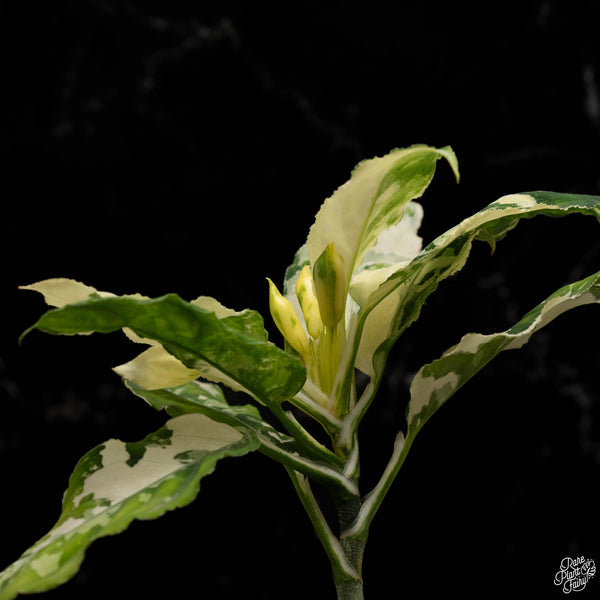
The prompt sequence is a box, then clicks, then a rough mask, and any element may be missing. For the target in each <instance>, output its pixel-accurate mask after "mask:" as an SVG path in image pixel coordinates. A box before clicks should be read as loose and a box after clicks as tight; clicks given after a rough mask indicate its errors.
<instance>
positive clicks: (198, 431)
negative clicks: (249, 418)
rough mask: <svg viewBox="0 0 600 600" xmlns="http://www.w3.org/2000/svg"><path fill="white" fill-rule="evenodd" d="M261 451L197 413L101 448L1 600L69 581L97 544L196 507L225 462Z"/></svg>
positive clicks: (246, 436) (242, 434)
mask: <svg viewBox="0 0 600 600" xmlns="http://www.w3.org/2000/svg"><path fill="white" fill-rule="evenodd" d="M258 445H259V442H258V440H257V438H256V436H255V435H254V434H253V433H252V432H250V431H249V430H247V429H245V428H242V427H238V428H234V427H232V426H230V425H227V424H225V423H219V422H216V421H213V420H212V419H210V418H208V417H207V416H205V415H201V414H198V413H196V414H187V415H182V416H179V417H176V418H174V419H171V420H170V421H168V422H167V423H166V424H165V426H164V427H162V428H161V429H159V430H158V431H156V432H155V433H153V434H151V435H150V436H148V437H147V438H145V439H144V440H142V441H141V442H137V443H125V442H121V441H118V440H109V441H107V442H106V443H104V444H102V445H100V446H98V447H97V448H95V449H94V450H92V451H91V452H89V453H88V454H86V455H85V456H84V457H83V458H82V459H81V460H80V461H79V463H78V464H77V466H76V467H75V470H74V472H73V475H72V476H71V479H70V482H69V487H68V489H67V492H66V493H65V497H64V500H63V510H62V514H61V516H60V518H59V520H58V522H57V523H56V525H55V526H54V528H53V529H52V530H51V531H50V532H49V533H48V534H47V535H46V536H45V537H43V538H42V539H41V540H40V541H39V542H37V543H36V544H35V545H34V546H32V547H31V548H30V549H29V550H27V551H26V552H25V553H24V554H23V555H22V556H21V558H19V559H18V560H17V561H16V562H15V563H13V564H12V565H11V566H9V567H8V568H7V569H6V570H5V571H3V572H2V573H0V600H11V599H12V598H14V597H15V596H17V594H20V593H23V594H25V593H33V592H40V591H44V590H47V589H50V588H53V587H56V586H58V585H60V584H62V583H64V582H65V581H67V580H68V579H70V578H71V577H72V576H73V575H74V574H75V573H76V572H77V570H78V569H79V566H80V564H81V562H82V560H83V558H84V553H85V550H86V548H87V547H88V546H89V545H90V544H91V543H92V542H93V541H94V540H96V539H98V538H100V537H103V536H107V535H112V534H116V533H119V532H121V531H123V530H124V529H125V528H127V526H128V525H129V524H130V523H131V522H132V521H133V520H134V519H154V518H156V517H159V516H161V515H162V514H164V513H165V512H166V511H168V510H172V509H174V508H179V507H181V506H184V505H186V504H188V503H190V502H191V501H192V500H194V498H195V497H196V495H197V494H198V490H199V487H200V480H201V479H202V477H204V476H206V475H208V474H210V473H212V471H213V470H214V468H215V465H216V462H217V461H218V460H220V459H221V458H225V457H227V456H241V455H243V454H246V453H248V452H250V451H252V450H255V449H256V448H257V447H258Z"/></svg>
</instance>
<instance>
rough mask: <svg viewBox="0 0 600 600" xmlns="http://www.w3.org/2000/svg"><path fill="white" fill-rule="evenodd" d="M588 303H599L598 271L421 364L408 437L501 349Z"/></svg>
mask: <svg viewBox="0 0 600 600" xmlns="http://www.w3.org/2000/svg"><path fill="white" fill-rule="evenodd" d="M591 303H600V272H599V273H596V274H594V275H592V276H590V277H587V278H586V279H583V280H582V281H579V282H577V283H573V284H571V285H567V286H565V287H562V288H561V289H559V290H558V291H557V292H555V293H554V294H552V295H551V296H550V297H549V298H547V299H546V300H545V301H544V302H542V303H541V304H539V305H538V306H536V307H535V308H534V309H533V310H531V311H530V312H529V313H527V314H526V315H525V316H524V317H523V318H522V319H521V320H520V321H519V322H518V323H517V324H516V325H514V326H513V327H511V328H510V329H509V330H507V331H504V332H502V333H495V334H491V335H482V334H479V333H469V334H467V335H465V336H464V337H463V338H462V340H461V341H460V342H459V343H458V344H457V345H456V346H454V347H452V348H450V349H449V350H448V351H447V352H445V353H444V355H443V356H442V357H441V358H439V359H437V360H435V361H433V362H432V363H429V364H427V365H425V366H424V367H422V368H421V369H420V370H419V371H418V373H417V374H416V376H415V378H414V379H413V382H412V385H411V398H410V402H409V405H408V410H407V420H408V433H407V439H409V438H413V437H414V436H415V435H416V434H417V433H418V431H419V430H420V429H421V427H423V425H424V424H425V422H426V421H427V420H428V419H429V418H430V417H431V415H433V413H434V412H435V411H436V410H438V408H440V406H442V404H444V402H446V400H447V399H448V398H450V396H452V395H453V394H454V393H455V392H456V391H457V390H458V389H459V388H460V387H461V386H463V385H464V384H465V383H466V382H467V381H468V380H469V379H471V377H473V375H475V374H476V373H477V372H478V371H479V370H480V369H482V368H483V367H484V366H485V365H486V364H487V363H489V362H490V360H492V359H493V358H494V357H495V356H497V355H498V354H499V353H500V352H502V351H504V350H511V349H514V348H520V347H521V346H523V345H524V344H526V343H527V342H528V341H529V338H530V337H531V336H532V335H533V334H534V333H535V332H537V331H539V330H540V329H541V328H542V327H544V326H546V325H547V324H548V323H550V322H551V321H552V320H553V319H555V318H556V317H558V316H559V315H560V314H562V313H564V312H566V311H568V310H571V309H573V308H576V307H578V306H582V305H585V304H591Z"/></svg>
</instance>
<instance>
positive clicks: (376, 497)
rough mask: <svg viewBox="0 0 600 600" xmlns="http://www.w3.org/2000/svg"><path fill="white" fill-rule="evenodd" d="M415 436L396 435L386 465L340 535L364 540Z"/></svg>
mask: <svg viewBox="0 0 600 600" xmlns="http://www.w3.org/2000/svg"><path fill="white" fill-rule="evenodd" d="M414 438H415V434H412V435H411V434H409V436H408V437H407V438H406V439H405V438H404V435H403V434H402V432H400V433H399V434H398V435H397V436H396V441H395V443H394V451H393V452H392V456H391V458H390V461H389V463H388V465H387V466H386V468H385V470H384V472H383V474H382V476H381V478H380V480H379V482H378V483H377V485H376V486H375V487H374V488H373V489H372V490H371V491H370V492H369V493H368V494H367V495H366V496H365V497H364V500H363V502H362V505H361V507H360V510H359V511H358V512H357V514H356V518H355V520H354V522H353V523H352V524H350V526H349V527H348V528H347V529H346V530H345V531H343V532H342V537H346V538H348V539H358V540H364V539H366V536H367V535H368V532H369V527H370V525H371V522H372V521H373V517H374V516H375V514H376V513H377V511H378V510H379V507H380V506H381V503H382V502H383V499H384V498H385V496H386V495H387V493H388V491H389V490H390V488H391V487H392V483H393V482H394V479H395V478H396V476H397V475H398V471H400V467H402V465H403V464H404V460H405V458H406V455H407V454H408V451H409V450H410V447H411V445H412V443H413V440H414Z"/></svg>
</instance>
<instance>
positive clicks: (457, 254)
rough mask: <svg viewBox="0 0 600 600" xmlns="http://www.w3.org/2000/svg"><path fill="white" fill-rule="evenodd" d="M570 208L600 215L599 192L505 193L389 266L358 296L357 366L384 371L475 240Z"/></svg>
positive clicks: (369, 371) (371, 371)
mask: <svg viewBox="0 0 600 600" xmlns="http://www.w3.org/2000/svg"><path fill="white" fill-rule="evenodd" d="M572 213H581V214H588V215H592V216H595V217H596V218H599V217H600V197H598V196H581V195H568V194H554V193H550V192H531V193H528V194H514V195H510V196H504V197H503V198H500V199H499V200H497V201H496V202H493V203H492V204H490V205H489V206H487V207H486V208H484V209H483V210H481V211H479V212H478V213H476V214H475V215H473V216H471V217H468V218H467V219H465V220H464V221H462V222H461V223H459V224H458V225H457V226H456V227H453V228H452V229H450V230H449V231H447V232H446V233H444V234H443V235H441V236H440V237H438V238H437V239H436V240H434V241H433V242H432V243H431V244H429V245H428V246H427V247H426V248H425V249H423V250H422V251H421V252H420V253H419V254H418V255H417V256H416V257H415V258H414V259H413V260H412V261H411V262H410V263H408V264H406V263H400V264H398V265H396V268H395V269H390V268H386V270H385V275H386V276H387V277H386V279H385V280H384V281H383V282H381V283H380V284H379V285H378V286H377V287H376V288H375V289H374V291H373V292H372V293H371V294H370V295H369V296H368V298H367V299H366V300H365V299H364V294H363V295H362V296H361V297H360V299H361V300H362V304H361V312H360V317H359V331H360V333H361V336H360V346H359V347H358V351H357V355H356V366H357V367H358V368H359V369H360V370H361V371H363V372H364V373H366V374H368V375H370V376H371V377H373V376H375V375H376V374H377V375H378V376H379V375H380V374H381V373H382V371H383V366H384V364H385V359H386V357H387V353H388V352H389V349H390V348H391V346H392V344H393V343H394V342H395V340H396V339H397V338H398V337H399V336H400V335H401V334H402V332H403V331H404V330H405V329H406V328H407V327H408V326H409V325H410V324H411V323H412V322H414V321H415V320H416V319H417V318H418V316H419V313H420V310H421V307H422V306H423V304H424V303H425V301H426V299H427V297H428V296H429V295H430V294H431V293H432V292H434V291H435V289H436V288H437V286H438V284H439V283H440V282H441V281H442V280H443V279H446V278H447V277H449V276H451V275H453V274H455V273H457V272H458V271H459V270H460V269H462V268H463V266H464V265H465V263H466V261H467V258H468V256H469V254H470V251H471V247H472V243H473V241H474V240H482V241H486V242H488V243H489V244H490V245H492V247H494V245H495V243H496V241H498V240H501V239H502V238H503V237H504V236H505V235H506V234H507V233H508V232H509V231H510V230H511V229H513V228H514V227H515V226H516V225H517V223H518V222H519V220H520V219H523V218H531V217H534V216H536V215H540V214H541V215H547V216H553V217H556V216H565V215H568V214H572ZM390 270H393V272H391V273H390ZM369 275H371V276H372V277H374V278H376V277H377V275H378V274H377V271H376V270H373V271H371V272H369Z"/></svg>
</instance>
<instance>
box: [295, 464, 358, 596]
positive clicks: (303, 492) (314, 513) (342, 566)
mask: <svg viewBox="0 0 600 600" xmlns="http://www.w3.org/2000/svg"><path fill="white" fill-rule="evenodd" d="M286 470H287V472H288V474H289V476H290V478H291V479H292V483H293V484H294V489H295V490H296V493H297V494H298V497H299V498H300V501H301V502H302V506H304V509H305V510H306V513H307V514H308V516H309V518H310V520H311V522H312V524H313V527H314V528H315V531H316V533H317V537H318V538H319V540H320V542H321V545H322V546H323V548H324V549H325V552H326V553H327V556H328V557H329V562H330V563H331V568H332V570H333V578H334V581H335V583H336V586H337V585H338V584H340V583H342V582H347V581H354V582H356V581H360V575H358V573H357V571H356V569H355V565H354V564H352V563H351V562H350V561H349V559H348V556H347V555H346V551H345V549H344V548H343V546H342V544H341V543H340V541H339V540H338V538H337V537H336V536H335V534H334V533H333V532H332V531H331V528H330V527H329V524H328V523H327V520H326V519H325V516H324V515H323V513H322V512H321V508H320V507H319V504H318V502H317V500H316V498H315V496H314V494H313V492H312V489H311V487H310V483H309V481H308V479H307V477H305V476H304V475H302V474H301V473H298V471H294V470H293V469H289V468H286ZM359 566H360V565H359ZM348 598H351V596H348Z"/></svg>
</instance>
